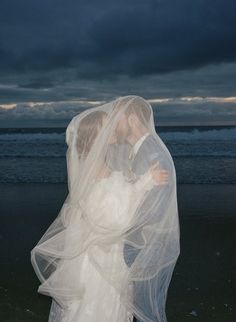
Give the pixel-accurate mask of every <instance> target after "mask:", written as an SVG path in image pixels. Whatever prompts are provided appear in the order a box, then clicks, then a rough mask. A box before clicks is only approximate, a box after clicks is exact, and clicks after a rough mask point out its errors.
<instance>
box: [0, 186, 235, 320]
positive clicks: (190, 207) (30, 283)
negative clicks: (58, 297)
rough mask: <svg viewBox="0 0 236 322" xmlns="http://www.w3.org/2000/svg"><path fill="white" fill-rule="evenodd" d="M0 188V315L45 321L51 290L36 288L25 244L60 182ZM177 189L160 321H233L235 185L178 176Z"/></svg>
mask: <svg viewBox="0 0 236 322" xmlns="http://www.w3.org/2000/svg"><path fill="white" fill-rule="evenodd" d="M0 189H1V195H0V199H1V202H0V204H1V214H0V240H1V243H0V248H1V275H0V296H1V301H0V321H4V322H8V321H9V322H10V321H22V322H27V321H38V322H46V321H47V320H48V314H49V309H50V305H51V298H50V297H47V296H44V295H41V294H39V293H37V288H38V286H39V280H38V278H37V276H36V275H35V273H34V270H33V268H32V266H31V262H30V250H31V249H32V248H33V247H34V245H35V244H36V243H37V242H38V240H39V239H40V238H41V236H42V234H43V233H44V232H45V230H46V229H47V228H48V226H49V225H50V223H51V222H52V221H53V220H54V218H55V217H56V216H57V214H58V212H59V211H60V208H61V206H62V205H63V202H64V200H65V198H66V196H67V187H66V185H65V184H40V183H39V184H33V183H30V184H24V183H22V184H1V185H0ZM177 194H178V207H179V218H180V229H181V254H180V257H179V259H178V261H177V264H176V267H175V271H174V274H173V277H172V280H171V284H170V287H169V291H168V299H167V305H166V309H167V310H166V312H167V318H168V322H185V321H201V322H210V321H212V322H213V321H214V322H233V321H236V312H235V307H233V301H234V296H233V293H234V294H235V292H234V290H233V274H234V272H235V262H236V259H235V257H234V253H233V249H234V245H235V244H236V235H235V231H236V211H235V209H236V201H235V196H236V186H235V185H233V184H232V185H230V184H229V185H226V184H218V185H217V184H212V185H210V184H204V185H203V184H199V185H196V184H183V185H178V187H177ZM98 322H100V321H98Z"/></svg>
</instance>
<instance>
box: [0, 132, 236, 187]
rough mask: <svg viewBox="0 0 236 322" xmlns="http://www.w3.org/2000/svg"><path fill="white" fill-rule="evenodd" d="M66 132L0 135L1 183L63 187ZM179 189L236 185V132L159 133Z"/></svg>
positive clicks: (65, 174)
mask: <svg viewBox="0 0 236 322" xmlns="http://www.w3.org/2000/svg"><path fill="white" fill-rule="evenodd" d="M65 130H66V128H14V129H3V128H2V129H0V147H1V149H0V182H1V183H21V182H22V183H23V182H24V183H67V168H66V150H67V145H66V142H65ZM156 132H157V133H158V135H159V136H160V137H161V139H162V140H163V142H164V143H165V144H166V146H167V148H168V149H169V151H170V153H171V155H172V158H173V160H174V163H175V168H176V176H177V182H178V183H179V184H189V183H191V184H205V183H208V184H211V183H214V184H220V183H224V184H234V183H236V126H216V127H213V126H183V127H180V126H178V127H173V126H172V127H160V126H159V127H158V128H156Z"/></svg>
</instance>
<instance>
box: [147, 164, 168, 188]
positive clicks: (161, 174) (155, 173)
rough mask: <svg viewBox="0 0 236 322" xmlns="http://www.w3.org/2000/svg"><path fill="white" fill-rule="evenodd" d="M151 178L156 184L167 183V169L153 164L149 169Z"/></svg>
mask: <svg viewBox="0 0 236 322" xmlns="http://www.w3.org/2000/svg"><path fill="white" fill-rule="evenodd" d="M150 171H151V174H152V178H153V180H154V181H155V182H156V183H157V184H158V185H162V184H167V183H168V177H169V171H167V170H164V169H161V168H160V167H159V165H158V164H157V165H154V166H152V167H151V169H150Z"/></svg>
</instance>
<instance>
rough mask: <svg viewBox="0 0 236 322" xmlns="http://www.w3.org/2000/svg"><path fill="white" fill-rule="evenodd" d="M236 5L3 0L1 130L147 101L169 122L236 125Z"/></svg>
mask: <svg viewBox="0 0 236 322" xmlns="http://www.w3.org/2000/svg"><path fill="white" fill-rule="evenodd" d="M235 35H236V1H235V0H225V1H223V0H214V1H210V0H193V1H189V0H171V1H170V0H152V1H150V0H132V1H131V0H125V1H124V0H119V1H113V0H107V1H104V0H100V1H91V0H90V1H82V0H64V1H62V0H40V1H39V0H20V1H19V0H1V2H0V122H1V124H0V126H1V127H6V126H10V127H12V126H66V124H67V123H68V121H69V120H70V119H71V118H72V117H73V116H74V115H75V114H77V113H78V112H79V111H80V110H81V109H85V108H89V107H91V106H96V105H97V104H98V105H99V104H102V103H105V102H107V101H110V100H113V99H115V98H116V97H119V96H123V95H130V94H131V95H139V96H142V97H144V98H145V99H147V100H148V101H149V102H150V103H151V105H152V107H153V110H154V113H155V117H156V122H157V123H158V124H160V125H164V124H176V125H182V124H187V125H191V124H236V36H235Z"/></svg>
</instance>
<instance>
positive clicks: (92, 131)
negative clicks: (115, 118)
mask: <svg viewBox="0 0 236 322" xmlns="http://www.w3.org/2000/svg"><path fill="white" fill-rule="evenodd" d="M105 116H107V113H106V112H104V111H94V112H91V113H90V114H88V115H86V116H85V117H84V118H83V119H82V120H81V122H80V125H79V128H78V130H77V150H78V156H79V158H81V156H82V155H83V156H84V155H85V156H86V155H87V154H88V153H89V151H90V149H91V147H92V145H93V142H94V140H95V139H96V137H97V135H98V132H99V130H100V129H101V127H102V122H103V118H104V117H105Z"/></svg>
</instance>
